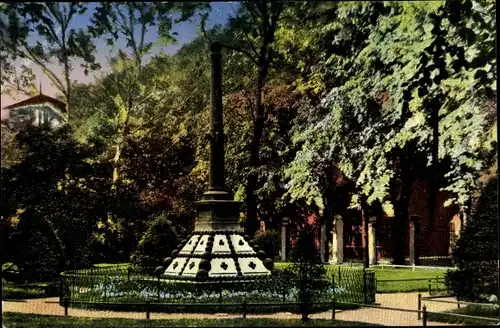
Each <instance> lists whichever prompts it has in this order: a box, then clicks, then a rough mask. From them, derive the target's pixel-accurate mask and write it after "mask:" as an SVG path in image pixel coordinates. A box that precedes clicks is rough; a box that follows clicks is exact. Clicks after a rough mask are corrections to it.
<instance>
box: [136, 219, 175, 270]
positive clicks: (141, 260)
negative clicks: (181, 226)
mask: <svg viewBox="0 0 500 328" xmlns="http://www.w3.org/2000/svg"><path fill="white" fill-rule="evenodd" d="M173 220H175V216H173V214H171V213H161V214H160V215H158V216H157V217H155V218H154V219H153V220H151V221H150V222H149V223H148V227H147V230H146V232H145V233H144V235H143V236H142V238H141V240H140V241H139V244H138V247H137V250H136V251H135V252H134V253H133V254H132V256H131V258H130V260H131V261H132V263H133V264H134V265H135V266H136V267H137V268H138V269H140V270H142V271H144V272H147V273H150V274H152V273H153V272H152V270H154V268H156V267H157V266H160V265H162V263H163V259H164V258H166V257H169V256H170V255H171V253H172V251H173V250H174V249H176V248H177V246H178V245H179V242H180V238H179V234H178V232H177V231H176V229H175V227H174V226H173V225H172V221H173Z"/></svg>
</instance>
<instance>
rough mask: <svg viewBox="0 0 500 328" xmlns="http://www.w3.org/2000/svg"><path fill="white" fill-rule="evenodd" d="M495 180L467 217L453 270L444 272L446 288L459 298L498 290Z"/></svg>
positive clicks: (483, 296) (480, 296)
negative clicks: (475, 209) (474, 209)
mask: <svg viewBox="0 0 500 328" xmlns="http://www.w3.org/2000/svg"><path fill="white" fill-rule="evenodd" d="M496 182H497V180H496V179H494V180H493V181H491V182H489V183H488V185H487V186H486V187H485V188H484V190H483V192H482V194H481V197H480V198H479V202H478V207H477V211H476V212H475V213H474V214H473V215H472V217H471V218H470V220H468V222H467V225H466V226H465V229H464V230H463V232H462V233H461V236H460V239H459V240H458V241H457V245H456V247H455V249H454V251H453V260H454V262H455V264H456V266H457V270H454V271H449V272H448V273H447V275H446V284H447V286H448V288H450V290H451V291H452V292H453V293H454V294H455V295H457V296H459V297H460V298H461V299H465V300H471V301H481V300H487V299H489V298H491V297H492V295H496V296H497V297H498V295H497V293H498V262H497V261H498V259H497V257H498V240H497V236H498V213H497V186H496Z"/></svg>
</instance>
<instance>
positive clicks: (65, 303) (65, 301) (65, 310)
mask: <svg viewBox="0 0 500 328" xmlns="http://www.w3.org/2000/svg"><path fill="white" fill-rule="evenodd" d="M68 307H69V298H68V296H64V315H65V316H68Z"/></svg>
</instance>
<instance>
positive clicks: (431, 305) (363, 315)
mask: <svg viewBox="0 0 500 328" xmlns="http://www.w3.org/2000/svg"><path fill="white" fill-rule="evenodd" d="M417 295H418V293H395V294H378V295H377V299H376V301H377V303H379V304H380V305H381V306H387V307H397V308H403V309H412V310H416V309H417ZM426 295H427V294H426V293H423V294H422V296H426ZM58 300H59V298H57V297H53V298H42V299H31V300H21V301H4V302H3V311H4V312H20V313H33V314H52V315H61V316H62V315H64V308H63V307H62V306H60V305H59V304H56V303H50V302H57V301H58ZM446 300H448V299H446ZM449 300H453V299H452V298H450V299H449ZM48 302H49V303H48ZM424 304H425V305H426V306H427V310H428V311H432V312H442V311H446V310H450V309H453V308H455V307H456V306H455V305H454V304H446V303H435V302H426V301H425V300H424V301H422V305H424ZM68 315H70V316H75V317H101V318H104V317H106V318H130V319H145V318H146V314H145V313H144V312H115V311H95V310H84V309H72V308H69V309H68ZM331 316H332V312H331V311H327V312H322V313H316V314H313V315H311V318H313V319H330V318H331ZM247 317H248V318H258V317H266V318H276V319H300V315H298V314H293V313H290V312H281V313H274V314H262V315H248V316H247ZM335 317H336V319H338V320H345V321H360V322H368V323H374V324H382V325H390V326H421V325H422V321H421V320H418V319H417V314H416V313H407V312H399V311H392V310H383V309H375V308H361V309H357V310H348V311H337V312H336V314H335ZM150 318H151V319H181V318H186V319H187V318H193V319H196V318H197V319H202V318H203V319H204V318H206V319H213V318H241V314H224V313H219V314H202V313H151V316H150ZM428 325H429V326H433V325H439V326H442V325H447V324H444V323H437V322H436V323H435V322H428Z"/></svg>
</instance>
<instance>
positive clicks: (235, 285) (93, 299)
mask: <svg viewBox="0 0 500 328" xmlns="http://www.w3.org/2000/svg"><path fill="white" fill-rule="evenodd" d="M123 271H125V272H123ZM123 271H120V270H108V274H105V272H103V270H99V272H95V274H89V273H88V272H87V271H83V272H71V273H67V274H64V275H63V277H62V278H63V281H62V282H63V285H64V289H63V290H65V295H66V296H67V297H68V299H69V300H70V302H71V306H80V307H87V308H88V307H92V308H96V307H97V308H101V309H102V308H107V309H110V308H114V309H121V310H141V311H142V310H145V309H146V307H147V306H150V307H151V309H152V310H153V309H154V311H168V312H179V311H182V312H214V311H224V312H233V311H236V312H241V307H242V304H243V302H244V301H245V302H246V303H247V304H249V305H248V308H247V311H248V312H249V313H263V312H276V311H284V310H286V311H294V312H295V311H298V307H297V306H296V305H292V304H289V303H295V302H297V301H298V288H297V283H296V282H295V281H293V278H291V277H290V276H285V274H284V273H282V272H274V274H273V275H272V276H267V277H262V278H259V279H255V280H253V281H221V280H215V281H209V282H197V283H193V282H190V281H180V280H179V281H172V280H167V279H164V278H157V277H151V276H147V275H143V274H136V273H133V272H130V271H128V272H127V271H126V270H123ZM341 274H342V275H343V276H342V277H341V279H338V278H335V277H331V276H330V277H329V279H326V280H322V283H321V287H320V288H321V292H320V293H318V296H317V297H315V299H313V300H312V301H313V302H316V303H322V302H323V304H322V305H318V306H316V307H315V308H316V310H317V311H319V310H325V309H329V308H331V305H330V302H331V300H332V299H333V298H334V297H335V299H336V300H338V301H343V302H352V303H363V302H365V301H366V300H368V302H372V301H371V300H373V301H374V299H375V291H374V288H371V289H373V290H371V289H370V288H367V287H370V286H372V285H374V283H373V282H370V281H368V282H367V283H366V286H363V276H364V274H363V271H362V270H352V269H351V270H346V272H343V273H341ZM356 275H358V276H359V277H361V279H354V278H355V277H354V276H356ZM365 276H366V275H365ZM359 277H358V278H359ZM365 279H367V278H366V277H365ZM355 282H361V286H355ZM349 287H351V288H349ZM365 290H366V292H367V293H371V294H373V295H365V294H364V291H365ZM365 296H366V297H365ZM63 297H64V295H63V296H62V297H61V300H62V298H63ZM270 303H272V304H274V305H271V304H270ZM148 304H149V305H148ZM231 304H233V306H230V305H231ZM257 304H261V306H259V305H257Z"/></svg>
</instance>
